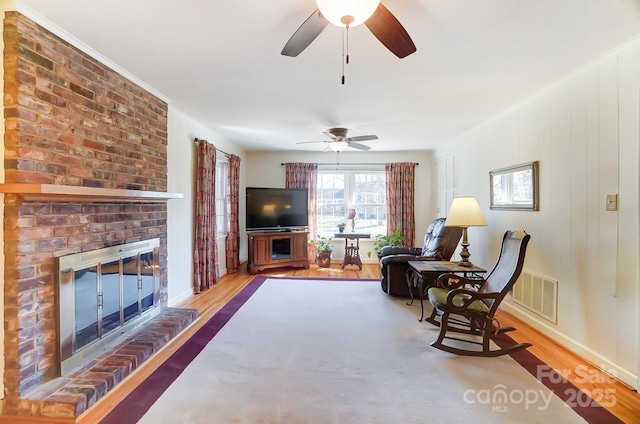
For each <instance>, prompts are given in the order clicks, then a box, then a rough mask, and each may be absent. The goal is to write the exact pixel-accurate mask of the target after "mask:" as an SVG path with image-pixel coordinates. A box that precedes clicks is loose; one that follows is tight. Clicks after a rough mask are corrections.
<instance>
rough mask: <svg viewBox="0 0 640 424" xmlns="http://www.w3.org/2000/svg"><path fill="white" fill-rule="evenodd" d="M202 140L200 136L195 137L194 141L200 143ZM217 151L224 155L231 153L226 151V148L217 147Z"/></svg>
mask: <svg viewBox="0 0 640 424" xmlns="http://www.w3.org/2000/svg"><path fill="white" fill-rule="evenodd" d="M200 140H201V139H200V138H198V137H196V138H194V139H193V142H194V143H196V144H198V143H199V142H200ZM216 151H218V152H220V153H222V154H223V155H227V157H228V156H229V153H227V152H225V151H224V150H220V149H218V148H217V147H216Z"/></svg>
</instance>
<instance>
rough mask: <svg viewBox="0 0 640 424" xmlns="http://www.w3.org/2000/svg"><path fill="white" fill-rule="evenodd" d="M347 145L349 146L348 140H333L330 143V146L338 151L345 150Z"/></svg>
mask: <svg viewBox="0 0 640 424" xmlns="http://www.w3.org/2000/svg"><path fill="white" fill-rule="evenodd" d="M347 147H349V143H347V142H346V141H332V142H331V143H329V148H330V149H331V150H333V151H334V152H338V153H340V152H342V151H344V150H345V149H346V148H347Z"/></svg>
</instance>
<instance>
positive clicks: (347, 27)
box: [345, 25, 349, 65]
mask: <svg viewBox="0 0 640 424" xmlns="http://www.w3.org/2000/svg"><path fill="white" fill-rule="evenodd" d="M345 28H346V29H347V61H346V62H347V65H348V64H349V26H348V25H347V26H346V27H345Z"/></svg>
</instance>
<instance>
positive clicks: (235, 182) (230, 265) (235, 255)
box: [226, 154, 240, 274]
mask: <svg viewBox="0 0 640 424" xmlns="http://www.w3.org/2000/svg"><path fill="white" fill-rule="evenodd" d="M239 202H240V157H239V156H236V155H231V154H230V155H229V232H228V233H227V244H226V251H227V273H229V274H232V273H234V272H238V270H239V269H240V222H239V217H238V209H239Z"/></svg>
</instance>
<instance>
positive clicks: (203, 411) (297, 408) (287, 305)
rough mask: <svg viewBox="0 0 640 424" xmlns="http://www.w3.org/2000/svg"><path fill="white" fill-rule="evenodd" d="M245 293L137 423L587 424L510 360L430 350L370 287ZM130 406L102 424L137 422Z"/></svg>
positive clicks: (292, 283) (341, 284)
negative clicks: (234, 308)
mask: <svg viewBox="0 0 640 424" xmlns="http://www.w3.org/2000/svg"><path fill="white" fill-rule="evenodd" d="M258 278H261V277H258ZM252 284H254V283H253V282H252ZM245 290H250V291H252V292H253V291H255V293H253V295H251V293H249V294H248V295H247V296H246V297H248V296H250V297H249V298H248V300H247V299H241V302H244V301H245V300H246V303H244V305H243V306H242V303H240V304H239V305H237V309H238V310H237V312H235V311H233V312H232V313H229V312H227V313H228V315H229V317H227V318H229V319H228V322H227V323H226V324H224V323H222V324H221V325H219V326H218V328H216V330H215V332H217V334H213V335H211V336H210V337H209V338H211V337H212V339H211V341H210V342H209V343H208V344H206V346H204V343H201V344H202V346H201V347H199V348H197V349H196V352H192V355H193V356H194V357H195V359H193V360H192V361H191V362H190V364H188V366H186V364H185V366H186V369H184V371H182V369H178V368H179V367H176V369H175V370H174V371H172V372H173V373H175V374H176V376H177V375H178V374H179V376H178V377H177V378H176V379H175V381H173V383H172V384H170V386H169V387H168V389H166V391H164V393H163V394H162V395H161V396H160V397H159V398H158V399H157V401H155V403H153V405H152V406H151V407H150V408H149V409H148V411H146V413H145V414H144V416H142V418H141V419H140V420H139V422H140V423H154V424H155V423H190V424H193V423H225V424H227V423H251V424H253V423H372V424H374V423H375V424H378V423H380V424H382V423H385V424H386V423H394V424H395V423H407V424H410V423H416V424H417V423H419V424H424V423H468V422H476V423H478V422H480V423H513V422H518V423H540V422H550V423H556V422H562V423H584V422H586V421H585V420H584V419H583V418H582V417H581V416H580V415H578V414H577V413H576V412H575V411H574V410H573V409H572V408H570V407H568V406H567V405H566V404H565V403H564V402H563V401H562V400H561V399H560V398H559V397H557V396H555V395H554V393H553V392H552V391H551V390H549V389H548V388H547V387H545V385H544V384H542V383H540V382H539V381H538V380H537V379H536V378H535V377H534V376H532V375H531V374H530V373H529V372H528V371H527V370H526V369H525V368H523V367H522V366H521V365H520V364H518V363H517V362H516V361H515V360H513V359H512V358H511V357H509V356H503V357H498V358H473V357H462V356H456V355H452V354H449V353H445V352H442V351H439V350H437V349H434V348H432V347H431V346H429V343H430V342H431V341H433V340H434V339H435V337H436V336H437V329H436V328H435V327H434V326H432V325H431V324H428V323H420V322H418V320H417V319H418V317H419V313H420V307H419V304H417V303H414V305H413V306H407V304H406V300H404V299H394V298H392V297H389V296H387V295H386V294H384V293H383V292H382V291H381V290H380V288H379V282H378V281H375V282H373V281H362V280H359V281H357V280H351V281H337V280H303V279H276V278H268V279H265V281H264V282H263V283H262V284H261V285H259V284H258V285H257V286H255V285H254V287H247V289H245ZM239 296H240V295H239ZM240 297H241V296H240ZM221 313H225V312H224V311H221ZM214 318H215V317H214ZM212 320H213V319H212ZM226 320H227V319H226V318H225V319H224V321H226ZM214 336H215V337H214ZM185 349H186V346H185ZM199 349H202V350H201V351H199ZM189 350H190V351H192V350H193V348H190V349H189ZM198 352H199V354H198ZM196 355H197V356H196ZM169 362H170V361H169ZM180 372H181V374H180ZM172 379H173V378H172ZM168 384H169V383H167V385H168ZM160 386H161V384H160V383H159V382H158V383H155V384H154V383H151V384H149V385H148V386H147V387H148V389H146V390H147V391H148V392H147V395H150V392H151V391H153V390H157V389H159V387H160ZM140 389H141V390H145V389H144V387H141V388H140ZM163 389H164V388H161V389H160V390H163ZM133 397H134V399H133V400H132V402H134V403H133V404H129V405H127V404H126V401H125V402H124V403H123V405H121V406H122V408H121V410H122V411H124V413H121V414H120V415H117V414H114V416H112V417H110V419H109V417H107V419H105V421H104V422H105V423H107V422H120V423H123V422H136V421H137V420H138V417H136V415H135V413H133V411H134V410H135V409H136V407H138V408H139V407H140V405H137V406H136V405H135V402H136V399H135V396H133ZM138 402H140V401H139V400H138ZM132 405H133V406H132ZM592 408H593V407H592ZM598 409H600V410H603V408H598ZM145 410H146V407H145ZM126 411H128V412H129V413H131V414H128V413H127V412H126ZM604 412H606V411H604ZM607 414H608V413H607ZM605 416H606V415H605ZM126 417H129V418H126ZM591 422H594V421H593V420H591Z"/></svg>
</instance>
